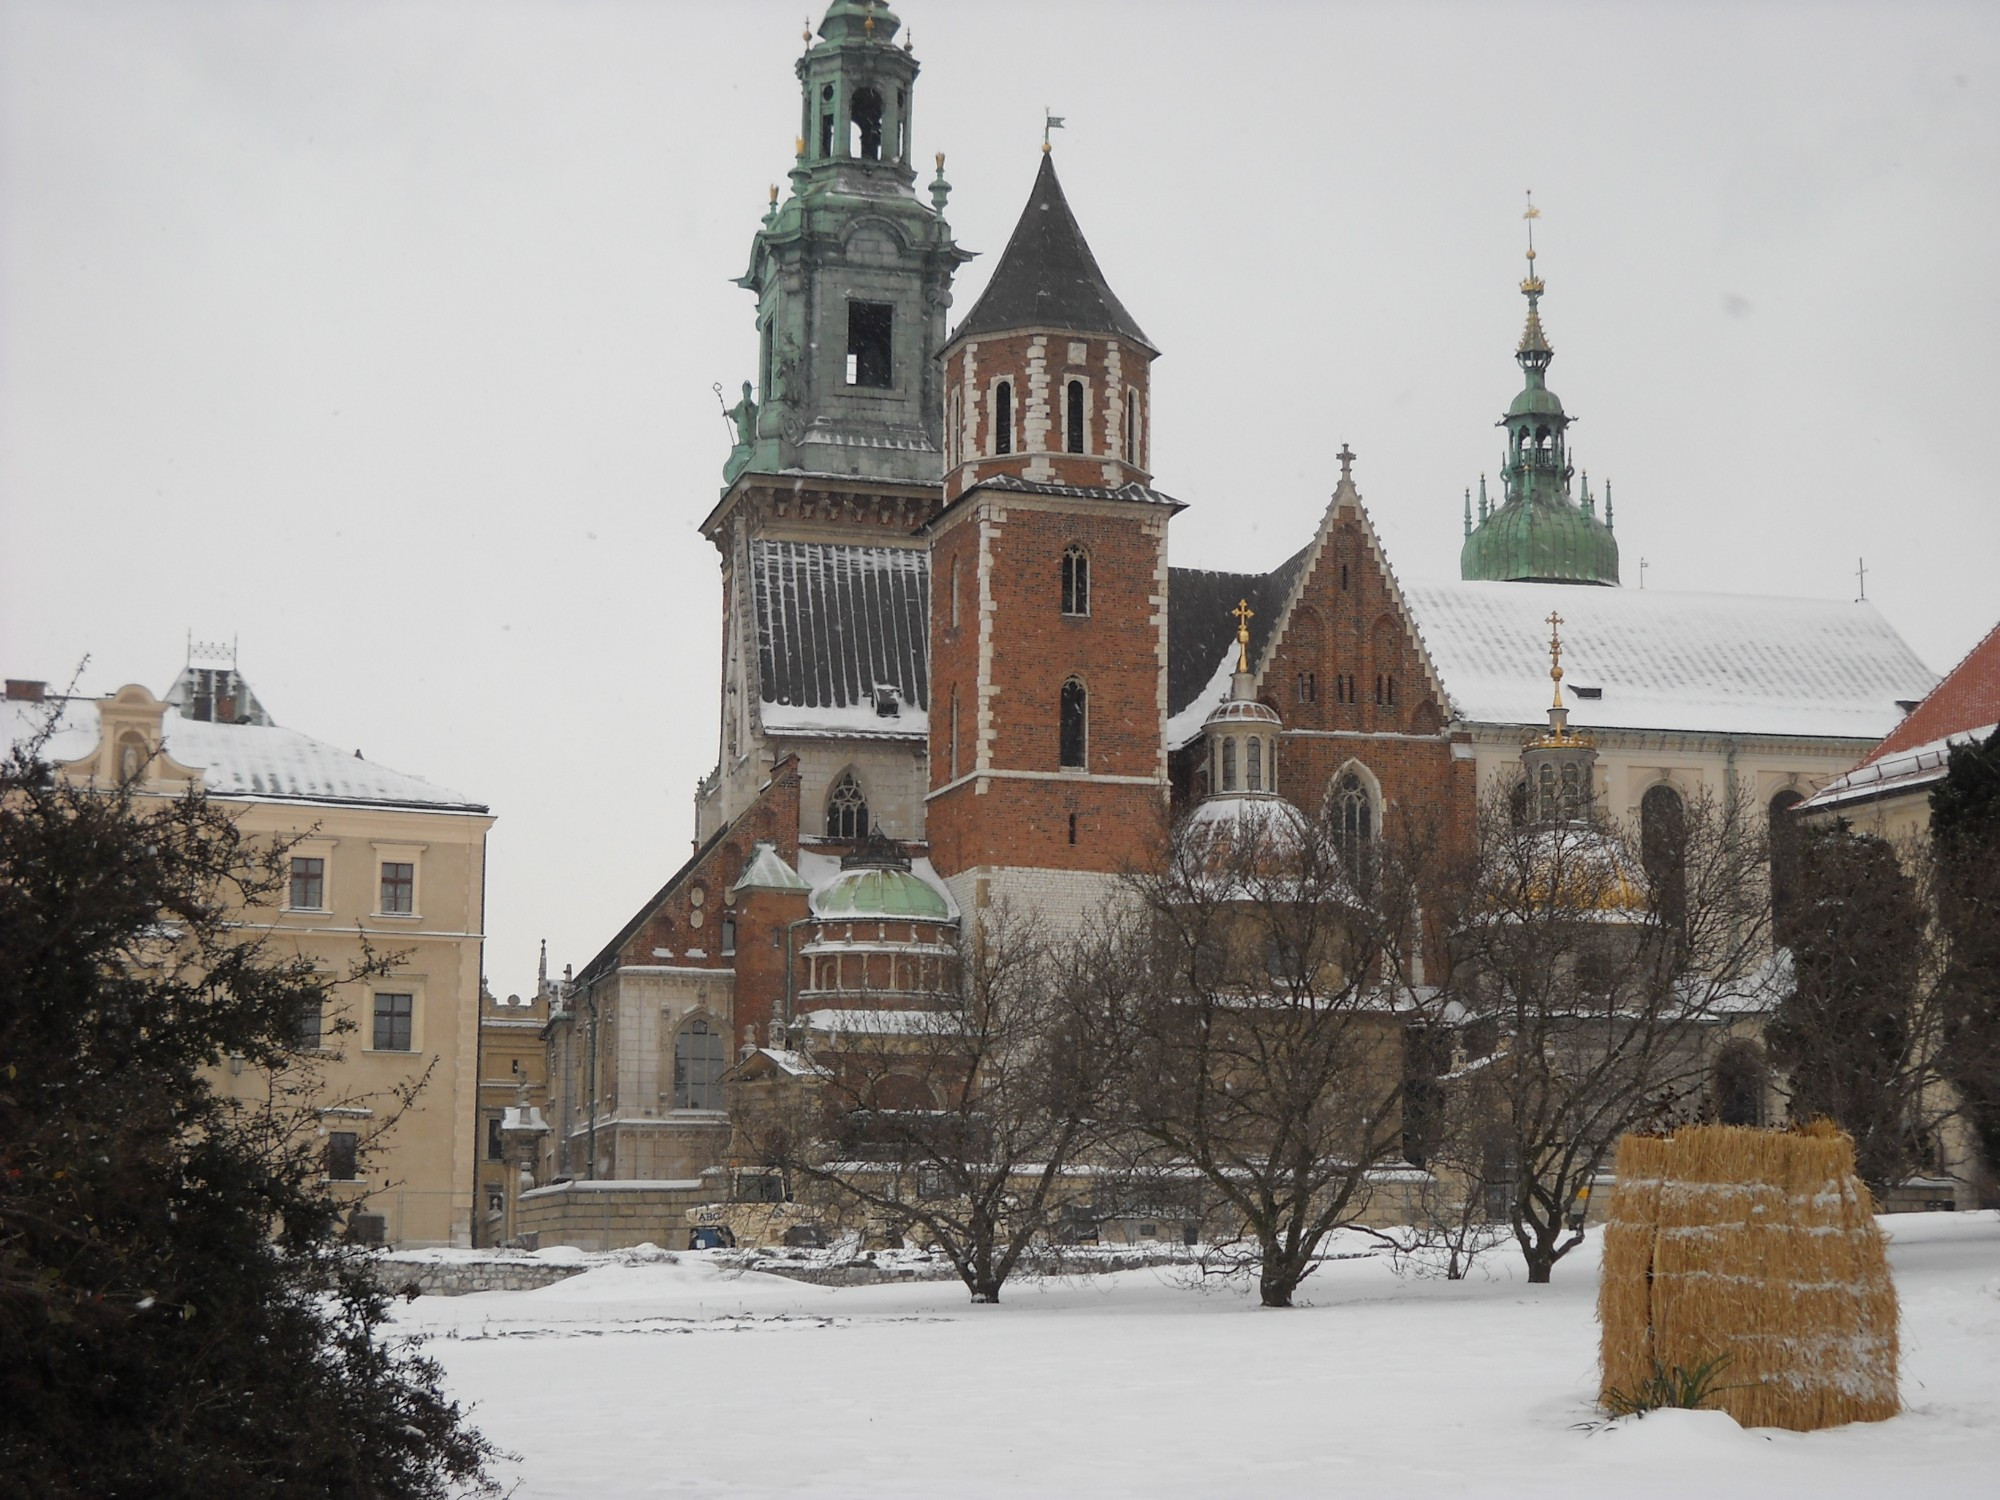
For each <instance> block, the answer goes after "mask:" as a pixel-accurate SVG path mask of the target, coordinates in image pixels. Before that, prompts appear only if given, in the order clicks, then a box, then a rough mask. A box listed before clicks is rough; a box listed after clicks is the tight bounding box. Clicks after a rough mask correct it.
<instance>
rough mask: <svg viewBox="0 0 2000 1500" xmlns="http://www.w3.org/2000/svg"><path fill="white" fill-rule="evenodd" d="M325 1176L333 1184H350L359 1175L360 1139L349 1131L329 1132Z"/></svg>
mask: <svg viewBox="0 0 2000 1500" xmlns="http://www.w3.org/2000/svg"><path fill="white" fill-rule="evenodd" d="M326 1175H327V1176H328V1177H331V1178H332V1179H333V1180H334V1181H335V1182H352V1181H354V1180H355V1179H356V1178H357V1177H359V1176H360V1175H361V1137H360V1136H358V1135H356V1134H355V1133H354V1132H353V1131H351V1130H334V1131H329V1132H328V1133H327V1137H326Z"/></svg>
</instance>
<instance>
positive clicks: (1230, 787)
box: [1222, 739, 1236, 792]
mask: <svg viewBox="0 0 2000 1500" xmlns="http://www.w3.org/2000/svg"><path fill="white" fill-rule="evenodd" d="M1222 789H1223V790H1224V791H1225V792H1233V791H1235V790H1236V741H1235V740H1233V739H1226V740H1224V741H1223V742H1222Z"/></svg>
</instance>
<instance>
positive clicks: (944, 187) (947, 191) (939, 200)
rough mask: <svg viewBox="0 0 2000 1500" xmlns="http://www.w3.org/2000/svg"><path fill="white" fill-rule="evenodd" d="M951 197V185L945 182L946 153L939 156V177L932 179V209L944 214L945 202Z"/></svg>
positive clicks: (940, 153)
mask: <svg viewBox="0 0 2000 1500" xmlns="http://www.w3.org/2000/svg"><path fill="white" fill-rule="evenodd" d="M950 196H951V184H950V183H948V182H946V181H945V180H944V153H943V152H942V151H940V152H938V154H937V176H935V177H933V178H932V179H931V207H933V208H935V209H936V210H937V211H938V212H939V213H943V212H944V205H945V200H946V199H947V198H949V197H950Z"/></svg>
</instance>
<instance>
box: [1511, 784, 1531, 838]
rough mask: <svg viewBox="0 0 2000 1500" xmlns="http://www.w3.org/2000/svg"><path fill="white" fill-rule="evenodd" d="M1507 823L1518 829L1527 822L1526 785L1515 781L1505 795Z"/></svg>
mask: <svg viewBox="0 0 2000 1500" xmlns="http://www.w3.org/2000/svg"><path fill="white" fill-rule="evenodd" d="M1507 821H1508V822H1509V823H1511V824H1513V825H1514V826H1515V827H1516V828H1519V827H1520V826H1521V825H1522V824H1523V823H1525V822H1527V821H1528V783H1527V782H1525V781H1517V782H1515V783H1514V790H1512V791H1511V792H1509V793H1508V794H1507Z"/></svg>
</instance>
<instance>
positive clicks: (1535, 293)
mask: <svg viewBox="0 0 2000 1500" xmlns="http://www.w3.org/2000/svg"><path fill="white" fill-rule="evenodd" d="M1539 212H1540V211H1539V210H1538V209H1536V208H1535V206H1534V204H1533V202H1532V200H1531V201H1530V203H1529V205H1528V214H1527V217H1528V218H1529V220H1530V221H1531V224H1530V229H1529V240H1528V275H1527V279H1526V280H1524V281H1523V282H1522V283H1521V292H1522V294H1523V295H1524V296H1526V297H1527V299H1528V326H1527V327H1526V329H1524V330H1523V331H1522V334H1521V343H1520V347H1519V348H1518V349H1516V350H1515V352H1514V358H1515V360H1516V361H1517V362H1518V363H1519V364H1520V366H1521V373H1522V375H1523V377H1524V384H1523V385H1522V387H1521V393H1520V394H1519V395H1518V396H1516V397H1515V398H1514V400H1513V403H1512V404H1511V405H1509V406H1508V408H1507V415H1506V416H1504V417H1502V418H1501V419H1500V422H1499V426H1500V429H1501V431H1502V432H1504V433H1505V434H1506V442H1507V448H1506V457H1505V458H1504V459H1503V460H1502V463H1501V467H1500V477H1501V483H1502V484H1503V485H1504V487H1505V489H1504V493H1503V495H1502V498H1501V500H1500V503H1499V504H1498V505H1492V504H1490V503H1489V502H1488V500H1487V498H1486V478H1485V476H1484V475H1481V476H1480V480H1479V519H1478V523H1477V524H1476V525H1475V524H1474V522H1473V513H1472V492H1471V491H1470V490H1468V491H1466V496H1465V544H1464V546H1463V547H1462V548H1460V550H1459V554H1458V571H1459V576H1460V577H1461V578H1468V579H1476V580H1485V581H1488V582H1504V583H1595V584H1603V585H1608V586H1612V587H1615V586H1616V585H1617V583H1618V539H1617V537H1616V536H1614V535H1613V534H1612V513H1611V486H1610V485H1609V484H1608V483H1607V484H1606V485H1605V487H1604V515H1603V518H1602V519H1600V518H1599V517H1598V514H1597V501H1596V499H1595V498H1594V497H1593V496H1592V495H1591V493H1590V476H1589V475H1588V474H1586V475H1584V476H1583V481H1582V485H1581V489H1580V492H1579V494H1577V495H1575V496H1573V495H1572V494H1571V490H1570V481H1571V479H1572V478H1573V477H1574V474H1575V471H1574V469H1572V467H1571V465H1570V453H1569V424H1570V422H1571V421H1572V420H1573V419H1572V418H1571V417H1570V415H1569V414H1568V413H1567V412H1565V411H1564V410H1563V404H1562V401H1561V399H1560V398H1559V397H1558V396H1557V395H1556V393H1555V392H1554V391H1552V390H1550V389H1549V387H1548V368H1549V361H1550V360H1552V359H1554V358H1555V351H1554V350H1553V349H1551V348H1550V347H1549V341H1548V337H1547V336H1546V335H1545V334H1544V333H1543V332H1542V313H1541V302H1542V291H1543V283H1542V279H1541V277H1539V276H1538V275H1536V274H1535V246H1534V231H1533V227H1532V221H1533V220H1534V219H1535V218H1537V217H1538V216H1539Z"/></svg>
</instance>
